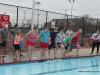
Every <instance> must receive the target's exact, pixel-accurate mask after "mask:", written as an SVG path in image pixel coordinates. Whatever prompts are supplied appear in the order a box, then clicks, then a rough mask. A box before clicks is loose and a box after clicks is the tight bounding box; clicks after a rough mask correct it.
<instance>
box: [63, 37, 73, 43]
mask: <svg viewBox="0 0 100 75" xmlns="http://www.w3.org/2000/svg"><path fill="white" fill-rule="evenodd" d="M70 40H71V38H70V37H67V38H66V39H65V40H64V41H66V44H68V43H69V42H70ZM64 41H63V44H64Z"/></svg>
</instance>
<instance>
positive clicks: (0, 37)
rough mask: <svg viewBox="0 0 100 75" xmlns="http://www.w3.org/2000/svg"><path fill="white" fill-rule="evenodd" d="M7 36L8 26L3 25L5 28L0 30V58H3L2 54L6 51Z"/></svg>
mask: <svg viewBox="0 0 100 75" xmlns="http://www.w3.org/2000/svg"><path fill="white" fill-rule="evenodd" d="M7 35H8V25H7V24H5V26H4V27H3V28H1V29H0V47H2V48H3V53H2V54H1V57H5V55H4V54H5V50H6V44H7ZM8 41H9V40H8ZM0 50H1V49H0ZM0 53H1V52H0Z"/></svg>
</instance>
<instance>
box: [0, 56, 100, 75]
mask: <svg viewBox="0 0 100 75" xmlns="http://www.w3.org/2000/svg"><path fill="white" fill-rule="evenodd" d="M0 75H100V57H87V58H73V59H63V60H61V59H60V60H53V61H51V60H48V61H45V62H34V63H33V62H28V63H20V64H10V65H0Z"/></svg>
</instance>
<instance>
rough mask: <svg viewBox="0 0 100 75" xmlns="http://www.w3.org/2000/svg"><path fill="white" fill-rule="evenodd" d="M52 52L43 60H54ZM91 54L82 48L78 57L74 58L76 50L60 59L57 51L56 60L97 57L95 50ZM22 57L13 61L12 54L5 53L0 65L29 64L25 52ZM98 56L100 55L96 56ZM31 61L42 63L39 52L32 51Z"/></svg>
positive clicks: (59, 53)
mask: <svg viewBox="0 0 100 75" xmlns="http://www.w3.org/2000/svg"><path fill="white" fill-rule="evenodd" d="M53 53H54V50H51V55H50V59H48V51H46V54H45V57H46V59H45V60H54V54H53ZM90 53H91V48H84V49H80V50H79V55H80V56H76V55H75V54H76V50H73V51H72V52H70V53H69V57H64V58H62V56H61V50H60V49H59V50H57V59H68V58H79V57H92V56H97V55H95V54H96V49H95V51H94V55H90ZM22 54H23V56H20V55H19V57H20V60H19V61H17V60H14V54H13V53H7V54H6V57H3V58H1V57H0V64H1V65H2V64H11V63H20V62H30V61H27V52H24V53H22ZM98 56H100V55H98ZM31 61H43V60H41V52H40V51H33V53H32V60H31Z"/></svg>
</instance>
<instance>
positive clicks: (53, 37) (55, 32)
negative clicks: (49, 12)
mask: <svg viewBox="0 0 100 75" xmlns="http://www.w3.org/2000/svg"><path fill="white" fill-rule="evenodd" d="M57 31H58V28H57V27H55V28H54V31H53V32H52V33H51V35H50V39H51V40H50V41H51V45H49V46H48V58H50V49H51V48H54V58H56V52H57V51H56V40H57Z"/></svg>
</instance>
